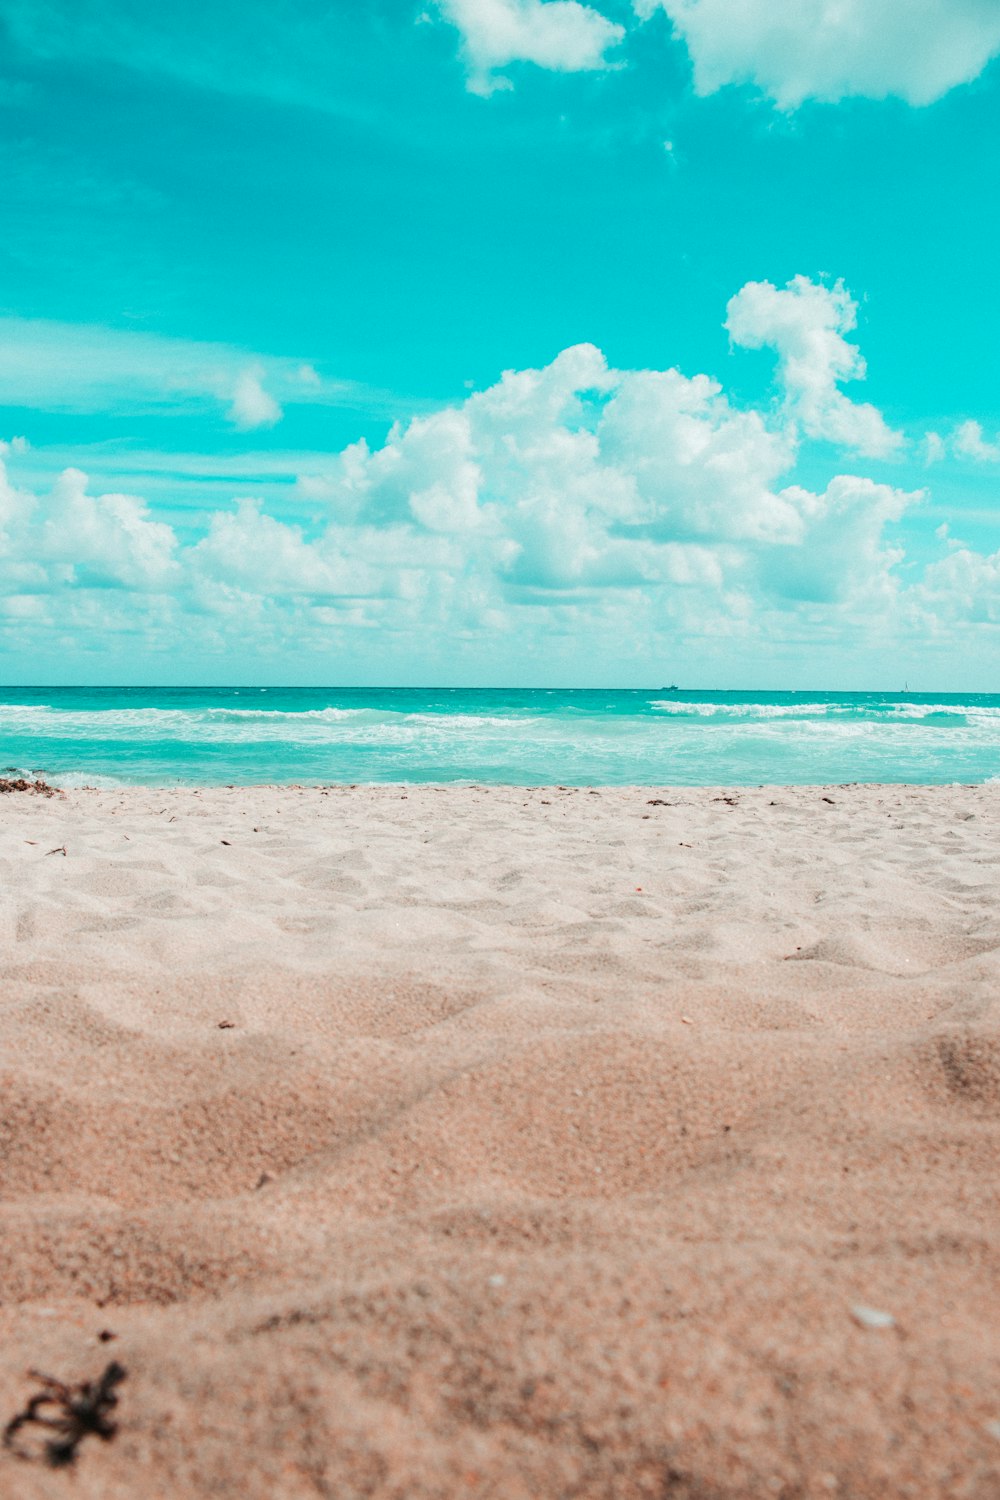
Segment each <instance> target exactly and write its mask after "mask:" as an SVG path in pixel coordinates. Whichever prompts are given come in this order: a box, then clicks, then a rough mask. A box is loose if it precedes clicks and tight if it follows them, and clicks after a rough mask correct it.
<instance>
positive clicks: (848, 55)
mask: <svg viewBox="0 0 1000 1500" xmlns="http://www.w3.org/2000/svg"><path fill="white" fill-rule="evenodd" d="M633 3H634V6H635V10H636V12H637V13H638V15H639V16H640V17H643V18H645V17H649V16H651V15H652V14H653V12H654V11H656V10H658V9H662V10H664V11H666V13H667V15H668V16H669V17H670V19H671V21H672V22H673V25H674V30H675V32H676V34H677V35H678V36H680V37H681V38H682V39H683V41H684V42H685V43H686V45H687V48H688V51H689V52H690V54H691V61H692V64H693V67H694V84H695V89H696V91H697V92H698V93H699V94H712V93H714V92H715V91H716V90H717V89H720V88H722V87H724V86H725V85H726V84H730V83H750V84H754V85H756V87H757V88H759V89H760V90H761V92H762V93H764V94H766V95H767V96H768V97H769V98H770V99H773V100H774V102H775V103H776V104H777V105H778V107H779V108H780V109H786V110H787V109H795V108H796V107H797V106H798V105H800V104H802V103H804V102H805V100H807V99H817V100H821V101H824V102H828V103H835V102H836V101H837V100H840V99H844V98H847V97H848V96H851V95H862V96H864V97H867V98H870V99H884V98H885V97H886V96H887V95H889V94H895V95H898V96H899V97H900V98H902V99H905V100H907V101H908V102H909V103H910V104H917V105H921V104H930V103H932V102H933V101H934V100H935V99H939V98H940V97H941V95H942V94H945V93H947V91H948V90H949V89H951V88H954V87H955V86H956V85H957V84H961V83H968V82H970V81H971V80H972V79H974V78H977V77H978V76H979V74H980V73H981V72H982V71H983V69H984V68H985V66H986V64H987V63H988V62H989V60H990V58H991V57H993V56H995V55H996V53H997V52H1000V8H998V6H997V5H996V3H995V0H796V3H795V4H786V5H779V4H775V3H774V0H740V3H739V4H734V3H733V0H633Z"/></svg>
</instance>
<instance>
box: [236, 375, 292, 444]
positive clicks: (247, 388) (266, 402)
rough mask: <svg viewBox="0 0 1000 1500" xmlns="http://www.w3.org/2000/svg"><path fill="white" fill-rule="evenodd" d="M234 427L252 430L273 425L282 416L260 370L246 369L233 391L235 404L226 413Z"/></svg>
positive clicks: (243, 430)
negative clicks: (263, 381)
mask: <svg viewBox="0 0 1000 1500" xmlns="http://www.w3.org/2000/svg"><path fill="white" fill-rule="evenodd" d="M226 415H227V417H228V418H229V420H230V422H232V424H233V426H234V427H238V428H239V430H240V431H241V432H250V431H252V429H253V428H255V427H273V426H274V425H275V423H276V422H280V421H281V418H282V415H283V413H282V410H281V407H280V406H279V405H278V403H277V401H275V399H274V397H273V396H272V395H271V394H270V393H269V392H268V391H266V390H265V389H264V386H263V385H262V383H261V371H260V370H244V371H243V373H242V374H241V375H240V377H239V379H238V380H237V382H236V388H235V390H234V391H233V404H232V406H230V408H229V410H228V412H227V413H226Z"/></svg>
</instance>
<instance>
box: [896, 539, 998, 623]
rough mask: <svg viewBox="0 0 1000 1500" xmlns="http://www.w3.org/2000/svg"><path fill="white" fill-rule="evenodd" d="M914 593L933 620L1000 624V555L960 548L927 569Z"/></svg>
mask: <svg viewBox="0 0 1000 1500" xmlns="http://www.w3.org/2000/svg"><path fill="white" fill-rule="evenodd" d="M915 592H916V593H917V594H918V596H919V597H920V599H921V601H922V602H923V603H924V604H925V605H926V607H927V608H928V609H929V611H930V612H931V613H932V615H933V616H936V617H939V618H944V619H951V620H966V621H970V622H972V623H976V624H1000V551H998V552H994V553H993V554H992V555H991V556H984V555H983V553H981V552H974V551H972V550H971V549H970V548H968V547H959V548H958V549H957V550H955V551H953V552H950V553H949V554H948V556H947V557H943V558H941V559H940V560H939V561H938V562H933V563H931V564H930V566H929V567H927V568H926V569H925V571H924V576H923V580H922V581H921V583H920V585H919V588H918V589H917V590H915Z"/></svg>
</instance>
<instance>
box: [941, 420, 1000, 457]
mask: <svg viewBox="0 0 1000 1500" xmlns="http://www.w3.org/2000/svg"><path fill="white" fill-rule="evenodd" d="M951 441H952V448H953V449H954V451H955V452H956V453H957V454H959V455H960V456H961V457H962V458H974V459H978V461H979V462H980V463H985V464H996V463H1000V434H998V440H997V441H995V442H992V443H991V442H989V441H987V439H986V438H985V437H984V436H983V429H982V427H981V426H980V424H979V423H978V422H971V421H970V422H961V423H960V424H959V426H958V427H956V428H955V431H954V433H953V434H952V440H951Z"/></svg>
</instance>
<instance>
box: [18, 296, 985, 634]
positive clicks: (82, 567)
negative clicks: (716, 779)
mask: <svg viewBox="0 0 1000 1500" xmlns="http://www.w3.org/2000/svg"><path fill="white" fill-rule="evenodd" d="M853 321H854V304H853V303H852V302H851V300H850V298H849V297H848V296H847V293H846V292H845V291H844V290H843V288H842V287H841V286H840V285H839V284H838V285H837V286H836V287H834V288H832V289H831V288H825V287H819V286H815V285H814V284H812V283H810V282H807V281H806V280H805V279H804V278H797V279H796V281H794V282H792V283H790V285H789V287H788V288H786V289H785V290H784V291H777V290H776V289H775V288H774V287H772V286H770V285H769V284H768V283H750V284H749V285H748V286H747V287H745V288H744V289H743V291H742V292H741V293H739V294H738V295H737V297H736V298H734V299H733V301H732V302H731V303H730V329H731V331H732V332H733V335H734V337H738V338H739V339H740V340H741V341H742V342H745V343H750V344H754V343H768V344H771V345H773V346H774V347H775V348H776V349H777V350H778V354H779V362H780V370H779V374H780V379H781V381H782V383H783V386H784V399H783V400H782V401H780V402H778V403H777V404H775V405H773V406H770V407H768V408H767V409H762V410H755V409H749V410H748V409H744V408H741V407H739V406H737V405H736V404H735V403H734V401H733V400H732V399H731V398H730V396H729V395H728V394H727V393H726V391H725V390H724V389H723V388H722V386H721V385H720V384H719V382H718V381H716V380H713V379H712V378H710V377H709V376H708V375H705V374H695V375H691V376H688V375H685V374H683V373H682V372H681V371H679V370H676V369H666V370H617V369H614V368H611V367H609V365H608V363H607V361H606V359H605V358H604V356H603V354H602V353H601V351H600V350H599V349H597V348H595V347H594V346H593V345H591V344H580V345H576V346H573V347H571V348H569V349H566V350H564V351H563V352H562V353H561V354H559V355H557V357H556V358H555V359H553V360H552V361H551V363H550V364H548V365H546V366H544V367H542V368H540V369H522V370H508V371H506V372H505V373H504V374H503V375H502V376H501V378H500V379H499V380H498V381H497V382H496V383H495V384H494V385H492V386H490V387H489V388H488V389H486V390H482V391H477V392H474V393H472V394H470V395H468V396H467V397H466V398H465V399H463V400H461V401H460V402H456V403H455V404H454V405H452V406H449V407H446V408H444V409H442V410H439V411H437V412H434V413H432V414H430V415H421V416H418V417H414V418H412V419H411V420H410V421H408V422H405V423H404V422H398V423H396V424H394V425H393V426H392V428H391V429H390V431H389V433H388V434H387V437H386V440H385V442H384V443H383V444H382V445H381V446H379V447H371V446H369V445H368V444H367V443H366V442H364V441H361V442H358V443H354V444H351V445H349V446H348V447H347V448H344V449H343V450H341V451H340V452H339V453H335V454H331V455H329V456H328V457H327V458H326V459H325V460H324V461H323V462H322V464H320V465H318V466H317V468H316V470H315V471H314V472H312V473H310V472H306V473H304V474H303V475H302V477H301V479H300V483H299V489H298V492H297V496H293V495H291V494H290V492H289V491H288V490H287V488H286V490H285V498H284V500H281V499H277V492H276V503H277V504H287V503H288V501H289V499H291V500H292V501H293V503H294V500H295V499H296V498H298V500H299V502H300V508H301V509H302V510H303V513H304V514H307V515H309V516H310V518H311V519H310V521H309V524H308V525H305V524H303V525H295V524H290V522H289V519H288V518H287V514H286V515H284V516H283V515H281V514H269V513H268V511H267V510H266V509H265V508H264V507H263V505H262V503H261V500H260V499H259V498H257V499H254V500H248V499H243V500H239V501H236V502H227V503H225V504H223V505H221V506H219V505H216V504H215V502H214V501H213V502H212V504H211V508H210V509H209V510H208V511H207V512H205V513H202V514H201V515H200V516H198V515H197V513H193V512H192V511H191V510H190V509H186V510H184V511H182V512H181V513H182V514H183V515H184V517H185V529H184V532H183V533H181V532H180V531H178V530H175V529H174V527H173V526H172V525H170V524H168V523H167V521H166V520H164V519H161V518H160V517H158V516H157V515H156V514H154V513H153V512H151V510H150V509H149V507H148V505H147V504H146V503H145V502H144V501H143V500H142V499H139V498H137V497H136V496H135V495H130V494H122V493H118V492H112V493H107V494H97V495H92V494H91V493H90V492H89V489H88V485H87V481H86V479H85V476H84V475H83V474H82V473H81V472H80V471H79V470H78V469H77V468H76V467H70V468H68V469H66V470H65V471H64V472H63V473H62V475H61V476H60V477H59V479H58V480H57V481H56V483H55V484H54V485H52V487H51V488H50V489H49V490H48V491H43V490H42V489H41V488H39V487H38V486H37V485H35V486H34V492H33V491H32V490H29V489H25V488H23V487H18V486H17V485H16V484H15V483H14V482H13V481H12V480H11V479H10V478H9V477H8V476H7V472H6V467H5V465H9V466H11V467H15V466H16V467H24V468H29V467H30V468H31V469H32V470H33V472H37V462H38V455H37V453H35V452H32V453H31V454H30V455H29V454H28V453H27V452H26V451H25V450H24V445H19V447H20V448H21V451H20V452H19V453H18V452H15V451H14V449H13V446H12V445H11V444H6V445H0V578H2V581H3V584H4V593H5V596H6V599H7V604H6V606H5V609H6V615H7V622H8V628H9V630H15V629H16V631H20V632H21V634H20V636H19V637H17V638H18V639H19V640H21V641H22V642H23V643H26V644H30V643H31V642H32V641H34V640H36V639H38V638H39V632H41V633H43V634H44V632H45V631H49V632H55V633H58V632H59V631H63V632H66V631H69V632H70V634H71V636H72V637H73V638H74V639H76V638H77V637H79V638H80V639H91V638H95V639H100V638H101V632H102V631H114V632H116V633H119V634H120V633H123V632H124V633H126V634H127V632H128V630H129V629H132V628H134V629H135V630H136V631H140V632H141V633H142V636H143V639H144V640H146V641H153V642H159V643H160V647H162V648H164V649H165V648H167V647H168V646H169V647H170V648H171V649H172V648H173V647H174V646H176V645H177V643H178V641H179V640H183V639H186V640H188V641H189V642H194V641H196V642H197V643H198V648H199V650H204V651H220V650H225V649H226V648H227V644H228V646H229V647H230V648H232V647H234V646H238V648H239V649H240V650H244V649H245V650H247V651H252V650H254V649H257V648H259V649H261V650H263V649H265V648H266V649H272V648H273V649H292V648H294V649H296V650H298V649H302V650H305V649H309V650H329V649H331V642H335V643H336V646H337V649H338V650H346V651H349V650H351V649H353V647H352V642H353V643H354V645H355V646H356V644H357V641H358V640H359V639H360V635H359V633H364V632H369V633H374V635H377V638H378V640H379V641H380V642H383V643H386V642H393V641H397V642H399V643H400V649H404V648H405V649H407V650H409V649H411V647H412V646H413V643H415V642H432V643H435V649H436V650H437V651H438V652H439V653H447V652H448V651H450V650H458V649H459V648H461V649H465V648H466V647H467V648H468V649H469V650H470V651H474V650H477V649H482V645H483V642H484V641H485V640H487V639H488V638H492V635H493V634H494V633H497V632H499V633H502V634H503V636H504V639H505V641H506V642H507V647H505V649H506V650H509V651H513V652H515V653H516V652H518V651H523V652H525V653H531V652H533V651H535V650H539V649H542V644H541V643H544V642H545V641H546V640H547V639H561V640H567V639H571V640H573V641H574V642H575V643H576V645H575V647H574V649H575V650H576V651H577V652H578V653H580V652H582V653H584V655H586V654H589V653H590V652H591V651H592V650H598V649H600V650H605V651H606V649H607V646H606V643H607V641H609V640H614V641H616V642H617V641H621V642H622V643H623V649H625V643H629V644H628V646H627V649H629V650H632V649H634V650H636V651H641V650H644V649H646V650H648V649H649V647H650V643H651V642H655V641H661V642H669V641H673V640H676V639H677V638H678V637H679V636H683V637H684V638H686V639H689V640H691V639H699V640H706V641H707V640H716V641H722V640H724V639H726V638H728V637H733V638H739V639H742V640H746V639H748V638H750V637H751V636H753V635H754V634H755V633H756V634H757V635H758V637H759V638H761V639H763V638H765V637H766V638H767V639H769V640H770V641H772V642H774V641H779V642H780V641H782V640H785V639H788V640H794V641H797V642H799V643H801V642H802V641H803V640H804V639H818V638H819V637H820V636H822V637H823V638H824V639H827V640H832V641H837V640H843V639H844V638H845V635H853V636H855V637H856V636H857V635H858V634H859V633H860V634H862V635H864V633H865V632H867V633H868V635H872V634H873V633H877V631H878V630H880V629H883V628H884V629H887V630H891V629H895V628H896V627H897V626H899V624H900V622H901V621H907V622H909V624H908V626H907V628H912V629H913V630H915V631H918V632H919V631H920V630H929V629H935V630H936V629H938V627H939V626H940V630H941V631H942V632H944V634H945V635H947V634H948V632H955V631H960V630H962V629H965V628H966V627H969V628H971V626H973V625H975V626H976V627H977V628H978V625H979V623H983V622H985V623H987V624H989V623H990V622H991V621H992V620H993V618H994V616H995V613H996V585H997V560H996V559H995V558H993V559H991V558H987V557H984V556H983V555H982V554H981V553H977V552H976V551H975V550H974V549H972V548H970V547H968V546H967V545H965V544H964V543H956V542H953V541H952V540H951V539H950V537H949V536H948V535H947V534H944V535H939V537H938V541H939V543H940V546H941V549H942V552H945V549H947V554H948V555H945V556H942V557H940V558H939V559H938V560H937V561H935V562H933V563H932V564H931V565H930V566H928V567H926V568H925V570H924V573H923V578H922V581H921V575H920V570H919V568H916V567H914V566H913V565H911V564H910V563H909V561H908V560H907V559H906V558H905V556H904V551H903V543H902V541H901V540H900V532H899V531H897V530H894V529H893V528H895V527H897V526H898V523H899V522H900V521H901V519H903V518H904V517H905V515H906V514H907V512H908V511H909V510H910V509H911V508H912V507H914V506H917V505H919V504H920V502H921V500H922V499H923V493H922V492H920V491H917V492H913V491H907V490H904V489H900V488H896V487H893V486H890V485H886V484H881V483H876V482H875V481H874V480H872V479H871V478H869V477H866V476H865V475H863V474H858V473H853V472H847V473H843V472H841V473H837V472H834V473H832V474H830V475H829V477H828V478H827V479H825V481H824V482H823V484H822V486H818V487H816V488H809V487H807V486H805V485H803V484H801V483H798V482H796V466H797V464H798V462H799V459H800V456H801V453H802V449H803V445H804V444H805V443H807V442H808V440H809V439H810V438H816V437H819V438H822V439H824V440H836V441H839V442H841V443H851V444H852V445H854V446H856V447H859V448H862V447H863V448H867V450H868V451H871V452H876V453H879V452H884V451H888V450H889V449H891V447H892V446H893V445H894V441H895V435H894V434H891V433H889V432H888V429H887V428H886V427H885V425H884V423H883V422H882V419H881V417H880V416H879V414H878V413H877V412H875V411H874V409H873V408H871V407H859V406H855V405H853V404H852V403H851V402H849V401H847V399H846V398H845V397H843V396H842V394H841V393H840V392H839V390H838V389H837V382H838V381H840V380H842V379H846V378H857V377H858V376H859V375H860V374H862V373H863V369H864V366H863V361H862V360H861V356H860V354H859V352H858V350H857V349H856V348H855V347H854V346H853V345H851V344H849V343H848V342H847V341H846V340H845V339H844V337H843V335H844V333H845V332H846V331H848V330H849V329H850V328H851V327H853ZM265 394H266V393H265ZM972 426H973V427H974V426H975V424H972ZM958 431H959V432H964V433H965V439H964V441H965V442H966V444H967V445H968V444H969V443H970V442H971V441H972V438H973V437H975V438H976V441H978V442H980V443H982V442H984V440H983V438H982V434H981V430H980V429H975V432H972V431H971V430H969V424H963V426H962V427H960V428H959V429H958ZM954 452H955V445H954V441H953V440H949V443H948V445H947V453H946V454H945V455H943V457H954ZM824 456H825V459H826V460H828V459H829V450H828V449H822V450H818V451H813V452H811V453H810V454H809V459H810V465H811V470H812V471H815V468H816V465H817V463H818V462H820V461H823V459H824ZM245 461H246V460H245V458H244V459H242V460H241V465H242V464H244V463H245ZM283 461H284V460H283ZM186 472H187V471H186V470H185V468H184V465H183V464H179V465H177V467H176V469H175V481H174V482H176V483H177V484H179V485H183V484H185V483H186V482H188V481H186V479H185V477H184V476H185V474H186ZM233 472H234V473H236V472H238V471H237V470H234V471H233ZM163 493H164V492H163V490H162V489H161V490H160V494H161V495H162V494H163ZM303 497H306V498H308V500H309V505H308V506H302V505H301V501H302V499H303ZM111 591H113V593H112V592H111ZM112 598H113V599H114V604H113V606H111V605H109V603H108V602H106V601H108V600H110V599H112ZM102 621H104V622H105V623H103V624H102V623H101V622H102ZM130 621H131V622H132V623H131V624H129V622H130ZM935 621H937V622H938V625H934V623H933V622H935ZM928 622H930V624H928ZM942 622H943V623H942ZM761 633H763V634H761ZM53 638H54V637H53ZM62 638H63V637H62V636H60V637H59V639H62ZM950 638H951V637H950V636H949V639H950ZM463 643H464V645H463ZM477 643H478V644H477ZM588 643H589V644H588ZM643 643H645V645H644V644H643Z"/></svg>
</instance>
